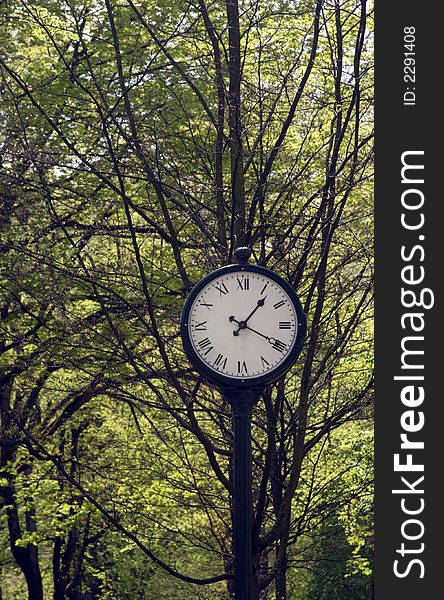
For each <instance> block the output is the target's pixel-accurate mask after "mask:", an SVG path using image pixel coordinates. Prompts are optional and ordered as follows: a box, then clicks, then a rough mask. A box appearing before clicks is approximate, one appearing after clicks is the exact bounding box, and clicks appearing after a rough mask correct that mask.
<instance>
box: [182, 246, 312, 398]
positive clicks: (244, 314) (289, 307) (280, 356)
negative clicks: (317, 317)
mask: <svg viewBox="0 0 444 600" xmlns="http://www.w3.org/2000/svg"><path fill="white" fill-rule="evenodd" d="M250 254H251V251H250V249H249V248H239V249H238V250H237V251H236V257H237V259H238V260H239V264H233V265H228V266H226V267H222V268H220V269H216V270H215V271H213V272H212V273H210V274H208V275H207V276H205V277H204V278H203V279H201V280H200V281H199V282H198V283H197V284H196V285H195V286H194V287H193V289H192V290H191V292H190V294H189V296H188V298H187V299H186V301H185V304H184V307H183V311H182V316H181V336H182V341H183V346H184V350H185V352H186V354H187V356H188V358H189V360H190V362H191V363H192V365H193V366H194V367H195V368H196V370H197V371H198V372H199V373H201V374H202V375H203V376H204V377H205V378H206V379H207V380H209V381H211V382H213V383H215V384H218V385H221V386H236V387H238V388H249V387H257V386H265V385H267V384H269V383H272V382H274V381H276V380H277V379H279V377H281V376H282V375H283V374H284V373H286V372H287V371H288V369H289V368H290V367H291V366H292V365H293V363H294V362H295V360H296V358H297V356H298V355H299V353H300V351H301V347H302V342H303V339H304V335H305V326H306V319H305V315H304V313H303V311H302V307H301V303H300V301H299V299H298V297H297V295H296V293H295V291H294V290H293V288H292V286H291V285H290V284H289V283H288V282H287V281H285V280H284V279H282V277H280V276H279V275H277V274H276V273H275V272H274V271H272V270H270V269H267V268H265V267H261V266H258V265H251V264H249V263H248V258H249V256H250Z"/></svg>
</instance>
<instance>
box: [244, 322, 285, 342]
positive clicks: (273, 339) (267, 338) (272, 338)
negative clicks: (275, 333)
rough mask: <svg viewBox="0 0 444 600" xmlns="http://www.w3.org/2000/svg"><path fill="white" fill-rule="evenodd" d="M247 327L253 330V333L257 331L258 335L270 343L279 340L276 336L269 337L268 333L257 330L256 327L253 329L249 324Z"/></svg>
mask: <svg viewBox="0 0 444 600" xmlns="http://www.w3.org/2000/svg"><path fill="white" fill-rule="evenodd" d="M245 329H249V330H250V331H252V332H253V333H257V335H260V336H261V337H263V338H265V339H266V340H267V341H268V342H270V344H274V343H275V342H277V340H276V338H274V337H269V336H268V335H264V334H263V333H261V332H260V331H256V329H253V328H252V327H249V326H248V325H247V326H246V328H245Z"/></svg>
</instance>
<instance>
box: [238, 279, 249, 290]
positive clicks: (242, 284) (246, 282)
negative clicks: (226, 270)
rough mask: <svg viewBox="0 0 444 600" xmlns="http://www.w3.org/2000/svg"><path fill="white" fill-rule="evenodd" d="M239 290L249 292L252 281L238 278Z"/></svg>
mask: <svg viewBox="0 0 444 600" xmlns="http://www.w3.org/2000/svg"><path fill="white" fill-rule="evenodd" d="M237 289H238V290H239V289H241V290H244V291H247V290H249V289H250V279H249V277H242V279H239V277H237Z"/></svg>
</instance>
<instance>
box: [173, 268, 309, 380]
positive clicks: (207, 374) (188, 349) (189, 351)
mask: <svg viewBox="0 0 444 600" xmlns="http://www.w3.org/2000/svg"><path fill="white" fill-rule="evenodd" d="M235 272H239V273H244V272H251V273H259V274H261V275H264V276H265V277H268V278H270V279H272V280H273V281H274V282H275V283H277V284H278V285H280V286H281V287H282V288H283V289H284V290H285V292H286V293H287V294H288V296H289V298H290V300H291V302H292V303H293V306H294V309H295V313H296V317H297V323H298V332H297V335H296V340H295V342H294V345H293V348H292V349H291V351H290V352H289V354H288V356H287V357H286V358H285V360H283V361H282V362H281V363H279V365H277V366H276V367H275V368H274V369H271V370H270V371H269V372H267V373H264V374H263V375H260V376H258V377H250V378H248V379H241V378H240V377H239V378H238V377H230V376H229V375H224V374H223V373H216V372H215V371H213V370H212V369H210V368H209V367H208V366H207V365H206V363H205V362H204V361H203V360H202V359H201V358H200V356H199V355H198V354H197V352H196V351H195V350H194V347H193V345H192V342H191V339H190V333H189V327H188V319H189V315H190V310H191V307H192V305H193V302H194V300H195V299H196V297H197V295H198V294H199V292H200V291H201V290H202V289H203V288H204V287H206V286H207V285H208V284H209V283H211V282H212V281H213V280H214V279H217V278H218V277H221V276H222V275H226V274H228V273H235ZM306 323H307V320H306V317H305V314H304V311H303V310H302V306H301V302H300V300H299V298H298V296H297V294H296V292H295V291H294V289H293V288H292V287H291V285H290V284H289V283H288V281H285V279H283V278H282V277H281V276H280V275H278V274H277V273H275V272H274V271H272V270H271V269H268V268H266V267H261V266H259V265H251V264H234V265H228V266H226V267H221V268H220V269H216V270H215V271H212V272H211V273H209V274H208V275H206V276H205V277H203V278H202V279H201V280H200V281H198V283H196V285H195V286H194V287H193V288H192V290H191V292H190V293H189V295H188V297H187V299H186V300H185V304H184V306H183V309H182V314H181V316H180V335H181V338H182V344H183V348H184V350H185V354H186V355H187V357H188V359H189V361H190V362H191V364H192V365H193V367H194V368H195V369H196V370H197V371H198V372H199V373H200V374H201V375H203V377H204V378H205V379H206V380H208V381H209V382H210V383H213V384H216V385H219V386H227V387H237V388H252V387H258V386H265V385H269V384H270V383H274V382H275V381H277V380H278V379H279V378H280V377H282V375H284V374H285V373H286V372H287V371H288V370H289V369H290V367H291V366H292V365H293V364H294V363H295V361H296V359H297V357H298V356H299V354H300V352H301V349H302V344H303V341H304V337H305V331H306Z"/></svg>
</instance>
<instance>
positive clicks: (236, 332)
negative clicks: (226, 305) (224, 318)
mask: <svg viewBox="0 0 444 600" xmlns="http://www.w3.org/2000/svg"><path fill="white" fill-rule="evenodd" d="M228 320H229V321H230V323H232V322H233V321H234V322H235V323H237V324H238V325H239V321H238V320H237V319H236V318H235V317H233V315H231V316H230V317H228ZM239 330H240V327H238V329H235V330H234V331H233V335H236V336H237V335H239Z"/></svg>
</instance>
